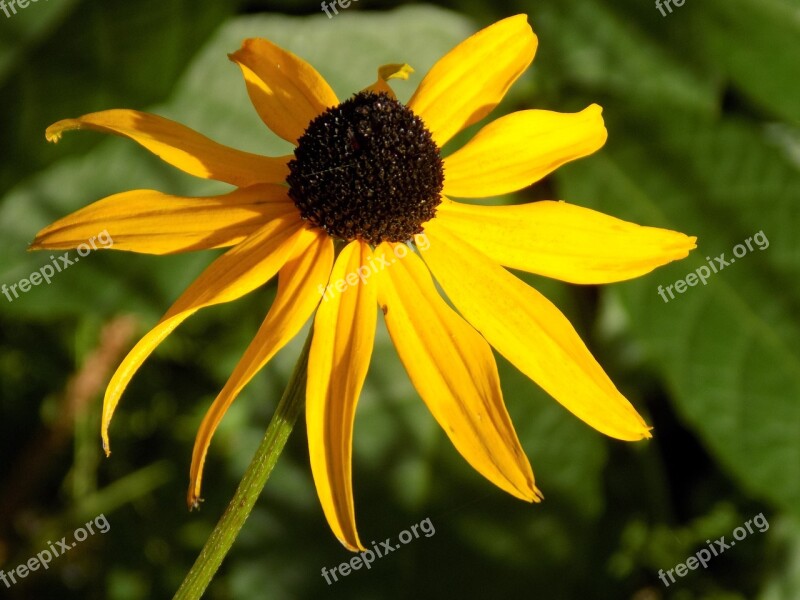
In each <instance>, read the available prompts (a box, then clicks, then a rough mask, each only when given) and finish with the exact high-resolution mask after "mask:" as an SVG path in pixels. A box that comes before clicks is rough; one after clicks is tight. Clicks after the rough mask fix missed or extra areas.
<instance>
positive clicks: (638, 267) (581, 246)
mask: <svg viewBox="0 0 800 600" xmlns="http://www.w3.org/2000/svg"><path fill="white" fill-rule="evenodd" d="M437 211H438V212H437V217H438V218H439V219H440V220H441V222H442V223H443V224H444V225H446V226H447V228H448V229H449V230H450V231H452V232H453V233H455V234H456V235H457V236H458V237H460V238H461V239H463V240H469V242H470V244H471V245H472V246H474V247H475V249H476V250H479V251H480V252H482V253H483V254H485V255H486V256H488V257H489V258H490V259H492V260H494V261H496V262H499V263H500V264H501V265H505V266H507V267H511V268H513V269H520V270H521V271H528V272H529V273H536V274H537V275H545V276H547V277H553V278H555V279H560V280H562V281H568V282H570V283H586V284H588V283H594V284H599V283H612V282H615V281H624V280H626V279H632V278H634V277H639V276H640V275H644V274H645V273H649V272H650V271H652V270H653V269H655V268H656V267H660V266H661V265H665V264H667V263H669V262H672V261H673V260H679V259H681V258H684V257H686V255H687V254H688V253H689V251H690V250H692V249H693V248H694V247H695V240H696V238H694V237H690V236H686V235H684V234H682V233H679V232H677V231H671V230H669V229H659V228H657V227H644V226H642V225H636V224H635V223H630V222H628V221H622V220H620V219H617V218H615V217H611V216H609V215H606V214H603V213H601V212H597V211H594V210H590V209H588V208H583V207H580V206H575V205H574V204H566V203H565V202H554V201H549V200H546V201H541V202H531V203H529V204H519V205H512V206H476V205H468V204H463V203H461V202H448V201H446V200H445V201H444V202H442V204H440V205H439V207H438V208H437Z"/></svg>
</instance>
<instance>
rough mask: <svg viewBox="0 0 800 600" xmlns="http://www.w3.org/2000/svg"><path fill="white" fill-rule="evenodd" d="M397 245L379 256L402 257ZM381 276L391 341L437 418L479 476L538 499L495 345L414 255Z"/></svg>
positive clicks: (380, 250)
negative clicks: (449, 299)
mask: <svg viewBox="0 0 800 600" xmlns="http://www.w3.org/2000/svg"><path fill="white" fill-rule="evenodd" d="M392 246H394V247H397V246H395V245H392ZM392 246H390V245H389V244H386V243H384V244H382V245H381V246H379V247H378V248H377V249H376V250H375V254H376V256H379V255H381V254H385V256H387V257H388V256H398V257H399V256H401V253H399V252H397V250H393V249H392ZM399 249H400V250H402V245H400V247H399ZM379 275H380V277H379V280H378V281H379V287H378V303H379V304H380V306H381V308H382V310H383V313H384V318H385V320H386V326H387V328H388V329H389V335H390V336H391V338H392V342H394V346H395V348H397V353H398V355H399V356H400V360H401V361H402V363H403V366H404V367H405V368H406V371H407V372H408V375H409V377H410V378H411V381H412V382H413V384H414V387H415V388H417V391H418V392H419V395H420V396H421V397H422V399H423V400H424V401H425V404H427V405H428V408H429V409H430V411H431V414H433V416H434V418H435V419H436V420H437V421H438V423H439V425H441V427H442V429H444V431H445V432H446V433H447V436H448V437H449V438H450V440H451V441H452V442H453V445H454V446H455V447H456V449H457V450H458V451H459V453H461V455H462V456H463V457H464V458H465V459H466V460H467V462H469V464H470V465H472V467H473V468H474V469H475V470H476V471H478V472H479V473H480V474H481V475H483V476H484V477H486V478H487V479H488V480H489V481H491V482H492V483H494V484H495V485H496V486H498V487H499V488H501V489H503V490H505V491H506V492H508V493H509V494H512V495H513V496H516V497H517V498H521V499H523V500H527V501H529V502H530V501H534V500H536V501H538V499H539V492H538V490H537V489H536V487H535V485H534V482H533V472H532V471H531V467H530V464H529V463H528V459H527V457H526V456H525V453H524V451H523V449H522V447H521V445H520V443H519V439H518V438H517V434H516V432H515V431H514V426H513V425H512V423H511V418H510V417H509V415H508V412H507V411H506V407H505V404H504V403H503V393H502V392H501V390H500V379H499V376H498V374H497V365H496V364H495V360H494V356H493V355H492V350H491V348H490V347H489V344H487V343H486V340H484V339H483V338H482V337H481V336H480V334H479V333H478V332H477V331H475V330H474V329H473V328H472V327H471V326H470V325H469V324H468V323H466V322H465V321H464V320H463V319H462V318H461V317H460V316H458V315H457V314H456V313H455V312H454V311H453V309H451V308H450V307H449V306H448V305H447V303H446V302H445V301H444V300H443V299H442V298H441V296H439V293H438V292H437V291H436V287H435V286H434V284H433V281H432V280H431V276H430V274H429V273H428V269H427V268H426V267H425V265H424V264H423V263H422V261H421V260H420V259H419V258H418V257H417V256H416V255H415V254H413V253H410V254H408V255H407V256H404V257H403V258H398V259H396V260H395V262H394V263H392V265H391V268H387V269H386V270H385V271H381V272H380V273H379Z"/></svg>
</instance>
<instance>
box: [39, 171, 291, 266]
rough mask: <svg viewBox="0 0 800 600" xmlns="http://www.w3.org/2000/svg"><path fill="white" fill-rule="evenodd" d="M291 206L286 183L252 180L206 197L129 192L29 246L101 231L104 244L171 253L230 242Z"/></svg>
mask: <svg viewBox="0 0 800 600" xmlns="http://www.w3.org/2000/svg"><path fill="white" fill-rule="evenodd" d="M292 211H294V212H296V211H297V209H296V208H295V206H294V203H293V202H292V201H291V200H290V199H289V197H288V195H287V194H286V187H284V186H279V185H274V184H269V183H265V184H258V185H254V186H250V187H246V188H238V189H236V190H234V191H233V192H230V193H229V194H225V195H222V196H212V197H208V198H188V197H185V196H170V195H167V194H162V193H161V192H157V191H154V190H134V191H130V192H123V193H121V194H114V195H113V196H109V197H108V198H104V199H102V200H98V201H97V202H94V203H93V204H90V205H89V206H87V207H85V208H82V209H80V210H78V211H76V212H74V213H72V214H71V215H68V216H66V217H64V218H63V219H59V220H58V221H56V222H55V223H53V224H51V225H49V226H48V227H45V228H44V229H42V230H41V231H40V232H39V233H37V234H36V239H34V241H33V243H32V244H31V246H30V249H31V250H43V249H54V250H66V249H69V248H77V247H78V246H80V245H81V244H85V243H89V241H90V240H94V239H96V238H97V237H98V233H104V234H106V235H107V236H108V237H109V238H110V241H111V245H109V246H108V247H109V248H110V249H114V250H127V251H130V252H142V253H145V254H173V253H176V252H188V251H191V250H205V249H208V248H222V247H226V246H233V245H235V244H238V243H239V242H241V241H242V240H244V239H245V238H246V237H247V236H248V235H250V234H251V233H253V232H254V231H255V230H256V229H259V228H260V227H262V226H263V225H265V224H266V223H267V222H269V221H271V220H273V219H276V218H278V217H280V216H285V215H289V214H290V213H292Z"/></svg>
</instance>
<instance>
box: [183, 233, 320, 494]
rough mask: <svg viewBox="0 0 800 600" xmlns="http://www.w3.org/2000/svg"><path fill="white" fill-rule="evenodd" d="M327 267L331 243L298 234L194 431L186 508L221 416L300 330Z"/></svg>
mask: <svg viewBox="0 0 800 600" xmlns="http://www.w3.org/2000/svg"><path fill="white" fill-rule="evenodd" d="M332 266H333V240H332V239H331V238H330V237H328V235H327V234H325V233H324V232H322V230H319V229H313V230H311V229H306V230H303V232H302V233H301V237H300V238H299V239H298V241H297V244H296V246H295V248H294V255H293V257H292V258H290V259H289V261H288V262H287V263H286V264H285V265H284V266H283V268H282V269H281V271H280V274H279V275H278V293H277V295H276V296H275V300H274V301H273V303H272V306H271V307H270V309H269V313H267V317H266V318H265V319H264V322H263V323H262V325H261V327H260V329H259V330H258V333H256V336H255V337H254V338H253V341H252V342H251V343H250V345H249V346H248V347H247V350H246V351H245V353H244V356H242V358H241V360H240V361H239V363H238V364H237V365H236V368H235V369H234V371H233V373H232V374H231V376H230V378H229V379H228V382H227V383H226V384H225V387H224V388H223V389H222V391H221V392H220V393H219V395H218V396H217V398H216V399H215V400H214V402H213V404H212V405H211V407H210V408H209V410H208V412H207V413H206V416H205V418H204V419H203V423H202V424H201V425H200V430H199V431H198V432H197V438H196V440H195V444H194V451H193V453H192V467H191V471H190V483H189V494H188V498H187V500H188V503H189V506H190V507H191V506H195V505H196V503H197V502H198V499H199V498H200V488H201V485H202V476H203V464H204V463H205V459H206V454H207V453H208V446H209V444H210V443H211V438H212V436H213V435H214V432H215V431H216V429H217V426H218V425H219V423H220V421H221V420H222V417H224V416H225V413H226V412H227V411H228V408H230V406H231V404H233V401H234V400H235V399H236V397H237V396H238V395H239V392H240V391H241V390H242V389H243V388H244V386H246V385H247V384H248V382H249V381H250V380H251V379H252V378H253V377H254V376H255V375H256V373H258V372H259V371H260V370H261V369H262V368H263V367H264V365H266V364H267V363H268V362H269V361H270V360H271V359H272V357H273V356H275V354H276V353H277V352H278V351H279V350H280V349H281V348H283V347H284V346H285V345H286V343H287V342H289V340H291V339H292V338H293V337H294V336H295V335H296V334H297V332H298V331H300V328H301V327H302V326H303V324H304V323H305V322H306V321H307V320H308V317H309V316H310V315H311V313H312V311H313V310H314V309H315V308H316V307H317V304H319V301H320V298H321V297H322V296H321V294H322V292H324V290H325V286H326V285H327V283H328V278H329V277H330V274H331V268H332Z"/></svg>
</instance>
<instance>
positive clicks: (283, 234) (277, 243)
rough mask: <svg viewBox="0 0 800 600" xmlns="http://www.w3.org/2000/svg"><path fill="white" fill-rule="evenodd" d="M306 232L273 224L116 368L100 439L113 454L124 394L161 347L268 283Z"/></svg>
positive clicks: (189, 292) (293, 224) (219, 266)
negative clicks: (215, 309)
mask: <svg viewBox="0 0 800 600" xmlns="http://www.w3.org/2000/svg"><path fill="white" fill-rule="evenodd" d="M302 228H303V224H302V221H300V219H299V218H298V217H296V216H294V215H293V216H292V217H291V218H279V219H275V220H274V221H271V222H270V223H268V224H267V225H265V226H264V227H262V228H261V229H259V230H258V231H256V232H255V233H253V234H252V235H251V236H250V237H248V238H247V239H246V240H245V241H243V242H242V243H240V244H238V245H236V246H234V247H233V248H231V249H230V250H228V251H227V252H226V253H225V254H223V255H222V256H221V257H219V258H218V259H217V260H215V261H214V262H213V263H211V265H209V266H208V267H207V268H206V270H205V271H203V272H202V273H201V274H200V276H199V277H198V278H197V279H195V280H194V282H193V283H192V285H190V286H189V287H188V288H187V289H186V291H185V292H183V294H181V296H180V298H178V299H177V300H176V301H175V303H174V304H173V305H172V306H171V307H170V309H169V310H168V311H167V313H166V314H165V315H164V316H163V317H162V318H161V320H160V321H159V322H158V325H156V326H155V327H154V328H153V329H151V330H150V331H149V332H148V333H147V335H145V336H144V337H143V338H142V339H141V340H139V342H138V343H137V344H136V346H134V347H133V350H131V351H130V352H129V353H128V355H127V356H126V357H125V359H124V360H123V361H122V364H121V365H120V366H119V367H118V368H117V371H116V372H115V373H114V376H113V377H112V378H111V382H110V383H109V384H108V388H106V395H105V398H104V400H103V422H102V426H101V434H102V436H103V448H105V450H106V454H109V453H110V447H109V443H108V425H109V423H110V422H111V417H112V416H113V415H114V409H116V407H117V404H118V403H119V399H120V396H122V392H123V391H124V390H125V388H126V387H127V385H128V382H130V380H131V378H132V377H133V375H134V374H135V373H136V371H137V370H138V369H139V367H140V366H141V365H142V363H143V362H144V361H145V360H146V359H147V357H148V356H150V354H151V353H152V352H153V350H155V349H156V348H157V347H158V345H159V344H160V343H161V342H162V341H163V340H164V338H166V337H167V336H168V335H169V334H170V333H172V331H173V330H174V329H175V328H176V327H177V326H178V325H180V324H181V323H182V322H183V321H185V320H186V319H188V318H189V317H190V316H192V315H193V314H194V313H195V312H197V311H198V310H200V309H201V308H205V307H207V306H213V305H215V304H221V303H223V302H230V301H231V300H236V299H237V298H241V297H242V296H244V295H245V294H248V293H250V292H252V291H253V290H254V289H256V288H257V287H259V286H261V285H262V284H264V283H265V282H267V281H269V280H270V279H271V278H272V276H273V275H275V273H277V272H278V269H280V268H281V267H282V266H283V265H284V264H285V263H286V261H287V260H288V258H289V257H290V256H291V255H292V252H293V250H294V246H295V243H296V242H297V240H298V238H299V237H300V234H301V231H302Z"/></svg>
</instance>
